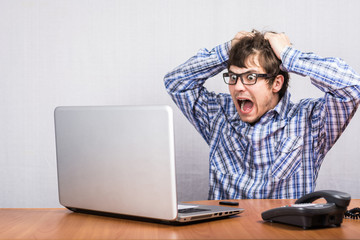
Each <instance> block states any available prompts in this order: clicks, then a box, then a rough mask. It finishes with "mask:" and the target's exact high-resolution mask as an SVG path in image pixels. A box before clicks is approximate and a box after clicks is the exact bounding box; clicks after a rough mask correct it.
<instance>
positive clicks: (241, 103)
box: [240, 100, 245, 111]
mask: <svg viewBox="0 0 360 240" xmlns="http://www.w3.org/2000/svg"><path fill="white" fill-rule="evenodd" d="M244 105H245V101H244V100H241V101H240V108H241V110H242V111H244Z"/></svg>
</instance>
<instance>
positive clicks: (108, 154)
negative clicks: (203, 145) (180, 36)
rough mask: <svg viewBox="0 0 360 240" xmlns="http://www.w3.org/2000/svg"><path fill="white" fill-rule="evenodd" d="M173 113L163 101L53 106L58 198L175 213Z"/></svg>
mask: <svg viewBox="0 0 360 240" xmlns="http://www.w3.org/2000/svg"><path fill="white" fill-rule="evenodd" d="M172 118H173V114H172V110H171V108H170V107H168V106H99V107H89V106H86V107H58V108H56V109H55V135H56V154H57V167H58V185H59V186H58V187H59V200H60V204H62V205H63V206H65V207H67V208H70V209H86V210H91V211H100V212H105V213H115V214H124V215H132V216H139V217H145V218H155V219H163V220H169V221H171V220H174V219H176V217H177V195H176V178H175V159H174V155H175V154H174V136H173V134H174V132H173V119H172Z"/></svg>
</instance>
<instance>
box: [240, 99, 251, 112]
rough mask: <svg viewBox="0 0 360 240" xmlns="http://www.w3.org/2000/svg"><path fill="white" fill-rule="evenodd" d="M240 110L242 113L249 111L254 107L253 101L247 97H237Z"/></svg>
mask: <svg viewBox="0 0 360 240" xmlns="http://www.w3.org/2000/svg"><path fill="white" fill-rule="evenodd" d="M238 103H239V106H240V110H241V112H243V113H249V112H251V110H252V109H253V107H254V103H253V102H252V101H250V100H248V99H238Z"/></svg>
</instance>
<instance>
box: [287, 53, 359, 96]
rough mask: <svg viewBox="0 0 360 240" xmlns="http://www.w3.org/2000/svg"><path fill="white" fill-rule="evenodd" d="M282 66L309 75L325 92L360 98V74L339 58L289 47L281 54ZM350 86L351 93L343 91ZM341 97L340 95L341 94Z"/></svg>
mask: <svg viewBox="0 0 360 240" xmlns="http://www.w3.org/2000/svg"><path fill="white" fill-rule="evenodd" d="M281 58H282V61H283V64H282V67H283V68H285V70H286V71H288V72H294V73H296V74H300V75H303V76H309V77H310V79H311V81H312V84H314V85H315V86H316V87H317V88H319V89H320V90H321V91H323V92H325V93H331V94H335V95H339V94H340V95H342V94H345V95H346V96H345V95H344V96H341V98H343V97H346V98H348V97H350V98H353V99H359V98H360V75H359V74H358V73H356V72H355V71H354V70H353V69H352V68H351V67H350V66H349V65H347V64H346V63H345V62H344V61H343V60H341V59H339V58H322V57H319V56H317V55H315V54H313V53H302V52H300V51H298V50H296V49H293V48H291V47H288V48H287V49H285V51H284V52H283V53H282V55H281ZM346 88H349V90H350V96H349V95H348V94H349V93H342V92H344V91H343V90H344V89H346ZM339 97H340V96H339Z"/></svg>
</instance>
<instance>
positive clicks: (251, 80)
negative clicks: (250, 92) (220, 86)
mask: <svg viewBox="0 0 360 240" xmlns="http://www.w3.org/2000/svg"><path fill="white" fill-rule="evenodd" d="M259 77H263V78H271V77H274V75H271V74H263V73H261V74H260V73H252V72H245V73H241V74H236V73H232V72H227V73H224V74H223V78H224V82H225V83H226V84H229V85H235V84H236V83H237V81H238V79H239V78H240V80H241V82H242V84H244V85H254V84H255V83H256V82H257V79H258V78H259Z"/></svg>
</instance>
